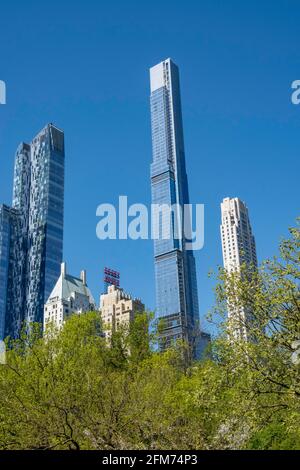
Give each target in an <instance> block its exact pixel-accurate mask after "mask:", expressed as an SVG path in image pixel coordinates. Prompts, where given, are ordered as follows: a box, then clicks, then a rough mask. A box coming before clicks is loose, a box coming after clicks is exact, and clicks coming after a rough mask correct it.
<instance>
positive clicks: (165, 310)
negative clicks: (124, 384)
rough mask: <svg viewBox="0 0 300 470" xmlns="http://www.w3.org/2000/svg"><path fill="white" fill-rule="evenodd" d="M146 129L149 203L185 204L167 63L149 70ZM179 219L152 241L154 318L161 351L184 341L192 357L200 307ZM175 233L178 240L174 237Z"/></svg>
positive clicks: (173, 69) (174, 75)
mask: <svg viewBox="0 0 300 470" xmlns="http://www.w3.org/2000/svg"><path fill="white" fill-rule="evenodd" d="M150 85H151V127H152V147H153V161H152V165H151V189H152V203H153V204H157V205H163V204H164V205H168V206H169V207H171V206H173V205H174V204H177V205H179V206H180V207H181V208H182V209H183V207H184V205H185V204H189V191H188V180H187V174H186V164H185V152H184V138H183V124H182V113H181V99H180V85H179V71H178V67H177V66H176V65H175V64H174V63H173V62H172V61H171V59H167V60H165V61H163V62H161V63H159V64H158V65H156V66H154V67H152V68H151V69H150ZM184 222H185V221H184V217H182V219H181V220H180V218H179V216H178V214H177V213H175V214H174V217H173V218H172V219H171V225H172V226H171V237H169V238H168V239H166V238H165V237H164V235H163V233H164V231H165V229H166V227H164V225H163V223H162V221H161V220H160V222H159V224H160V227H158V230H159V233H160V237H159V239H156V240H155V241H154V264H155V285H156V318H157V319H158V320H163V322H162V325H163V331H162V334H161V336H160V347H161V349H162V350H163V349H165V348H166V347H168V346H169V345H170V344H172V342H174V340H177V339H184V340H186V341H187V342H188V343H189V345H190V348H191V350H192V351H193V355H194V356H195V355H196V351H197V345H196V344H195V342H196V341H198V340H197V338H199V336H200V335H199V306H198V290H197V279H196V266H195V259H194V255H193V252H192V251H188V250H187V249H186V241H187V240H186V239H185V236H184V233H183V228H184ZM176 227H177V230H178V233H179V234H181V239H180V237H175V236H174V234H175V233H174V232H175V229H176Z"/></svg>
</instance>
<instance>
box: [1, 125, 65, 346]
mask: <svg viewBox="0 0 300 470" xmlns="http://www.w3.org/2000/svg"><path fill="white" fill-rule="evenodd" d="M64 165H65V151H64V134H63V132H62V131H61V130H59V129H58V128H57V127H55V126H54V125H53V124H48V125H47V126H46V127H45V128H44V129H42V130H41V132H39V134H38V135H37V136H36V137H35V138H34V139H33V141H32V142H31V143H30V144H27V143H21V144H20V145H19V147H18V149H17V152H16V159H15V172H14V188H13V207H12V208H7V207H6V206H2V210H1V209H0V246H1V240H3V241H2V245H3V246H5V245H7V246H8V247H9V249H8V248H7V249H6V250H5V249H4V248H3V249H2V250H1V248H0V263H1V272H0V279H1V280H0V289H2V290H3V292H4V293H5V296H4V294H3V297H2V295H1V298H2V299H3V301H2V302H1V303H0V325H2V337H3V336H6V335H10V336H12V337H17V336H18V334H19V331H20V327H21V324H22V323H23V322H32V321H37V322H42V321H43V311H44V303H45V301H46V300H47V298H48V296H49V295H50V293H51V290H52V289H53V287H54V285H55V283H56V281H57V279H58V277H59V274H60V265H61V262H62V250H63V221H64ZM5 208H6V209H5ZM1 214H2V217H1ZM8 214H9V217H8ZM8 222H10V224H8ZM0 333H1V329H0ZM0 339H1V338H0Z"/></svg>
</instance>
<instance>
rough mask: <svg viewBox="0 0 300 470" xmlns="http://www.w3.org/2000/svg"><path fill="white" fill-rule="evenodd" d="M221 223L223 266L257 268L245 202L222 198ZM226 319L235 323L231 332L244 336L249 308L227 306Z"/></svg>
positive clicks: (227, 268) (243, 337)
mask: <svg viewBox="0 0 300 470" xmlns="http://www.w3.org/2000/svg"><path fill="white" fill-rule="evenodd" d="M221 217H222V223H221V226H220V230H221V241H222V253H223V264H224V268H225V269H226V271H228V272H232V271H240V269H241V267H242V265H246V266H248V267H249V268H254V269H256V268H257V255H256V245H255V238H254V236H253V233H252V228H251V224H250V218H249V212H248V208H247V206H246V204H245V203H244V202H242V201H241V200H240V199H239V198H229V197H227V198H225V199H223V202H222V203H221ZM228 316H229V319H231V320H232V322H234V321H235V320H237V322H236V324H237V325H238V326H237V327H234V328H235V333H234V334H235V336H236V337H237V338H241V339H247V336H248V335H247V328H246V327H245V326H243V325H246V322H247V317H248V316H250V312H247V311H246V310H245V309H244V308H242V309H241V310H240V311H238V312H237V311H236V310H234V309H231V308H230V307H229V308H228Z"/></svg>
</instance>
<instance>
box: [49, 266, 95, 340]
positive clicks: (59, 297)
mask: <svg viewBox="0 0 300 470" xmlns="http://www.w3.org/2000/svg"><path fill="white" fill-rule="evenodd" d="M95 308H96V304H95V301H94V298H93V296H92V294H91V291H90V289H89V288H88V286H87V282H86V272H85V271H81V273H80V278H78V277H75V276H71V275H70V274H68V273H67V268H66V263H62V264H61V273H60V276H59V279H58V281H57V282H56V284H55V287H54V289H53V290H52V292H51V294H50V296H49V298H48V300H47V302H46V304H45V306H44V324H43V329H44V332H45V331H46V329H47V325H50V324H52V325H54V326H55V327H56V328H58V329H60V328H62V326H63V325H64V323H65V321H66V320H67V318H69V317H70V316H71V315H74V314H81V313H84V312H91V311H94V310H95Z"/></svg>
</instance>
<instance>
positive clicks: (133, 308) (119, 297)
mask: <svg viewBox="0 0 300 470" xmlns="http://www.w3.org/2000/svg"><path fill="white" fill-rule="evenodd" d="M144 311H145V306H144V304H143V303H142V302H141V300H140V299H135V298H133V297H132V296H131V295H129V294H126V293H125V292H124V290H123V289H122V288H121V287H118V286H115V285H111V286H108V289H107V294H102V295H101V296H100V312H101V318H102V322H103V329H104V334H105V336H106V338H107V339H110V338H111V335H112V333H114V332H115V331H117V330H118V329H119V328H120V327H122V326H124V327H125V328H126V327H129V325H130V323H131V322H132V321H133V320H134V318H135V315H136V314H138V313H142V312H144Z"/></svg>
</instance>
